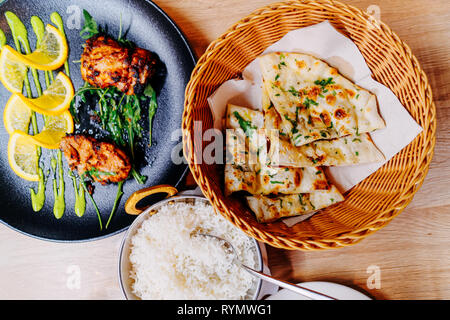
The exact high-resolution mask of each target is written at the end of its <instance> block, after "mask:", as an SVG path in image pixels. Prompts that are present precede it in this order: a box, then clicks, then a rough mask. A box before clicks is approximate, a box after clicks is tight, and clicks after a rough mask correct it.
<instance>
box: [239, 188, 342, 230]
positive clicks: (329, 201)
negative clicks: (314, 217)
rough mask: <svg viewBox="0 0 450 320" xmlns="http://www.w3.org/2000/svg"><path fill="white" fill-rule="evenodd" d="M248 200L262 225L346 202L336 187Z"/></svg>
mask: <svg viewBox="0 0 450 320" xmlns="http://www.w3.org/2000/svg"><path fill="white" fill-rule="evenodd" d="M246 198H247V203H248V205H249V207H250V209H251V210H252V211H253V212H254V213H255V215H256V219H257V220H258V222H260V223H267V222H273V221H275V220H278V219H280V218H284V217H293V216H298V215H303V214H308V213H312V212H315V211H317V210H320V209H323V208H325V207H328V206H331V205H333V204H335V203H338V202H341V201H344V197H343V196H342V194H341V193H340V192H339V190H338V189H337V188H336V187H335V186H332V187H331V188H330V189H329V190H325V191H316V192H312V193H306V194H292V195H285V196H278V197H276V198H270V197H266V196H248V197H246Z"/></svg>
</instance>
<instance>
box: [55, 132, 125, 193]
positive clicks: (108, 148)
mask: <svg viewBox="0 0 450 320" xmlns="http://www.w3.org/2000/svg"><path fill="white" fill-rule="evenodd" d="M60 148H61V150H62V151H63V152H64V156H65V157H66V159H67V162H68V164H69V167H70V168H71V169H72V170H77V171H78V174H79V175H80V176H84V175H89V176H90V177H91V178H92V179H93V180H94V181H96V182H100V183H101V184H107V183H112V182H120V181H122V180H125V179H126V178H127V177H128V174H129V173H130V170H131V164H130V159H129V157H128V156H127V155H126V153H125V152H123V151H122V150H121V149H119V148H118V147H117V146H116V145H115V144H113V143H109V142H99V141H97V140H96V139H94V138H92V137H88V136H84V135H68V136H66V137H64V138H63V139H62V141H61V143H60Z"/></svg>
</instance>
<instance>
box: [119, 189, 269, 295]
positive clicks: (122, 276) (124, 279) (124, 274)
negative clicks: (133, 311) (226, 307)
mask: <svg viewBox="0 0 450 320" xmlns="http://www.w3.org/2000/svg"><path fill="white" fill-rule="evenodd" d="M172 201H183V202H189V203H195V202H197V201H201V202H204V203H207V204H210V203H209V201H208V200H207V199H205V198H203V197H199V196H192V195H189V196H183V195H180V196H174V197H171V198H168V199H165V200H162V201H159V202H157V203H155V204H153V205H152V206H150V207H149V208H147V209H146V210H145V211H144V212H143V213H141V214H140V215H139V216H138V217H137V218H136V219H135V220H134V221H133V223H132V224H131V225H130V227H129V228H128V230H127V232H126V233H125V236H124V237H123V240H122V244H121V247H120V254H119V282H120V287H121V289H122V292H123V294H124V295H125V298H126V299H127V300H140V298H139V297H137V296H136V295H135V294H134V293H133V291H132V284H133V279H131V278H130V276H129V275H130V270H131V263H130V260H129V257H130V245H131V238H132V237H133V236H134V234H135V233H136V231H137V229H139V227H140V226H141V224H142V222H144V220H145V219H148V218H150V217H151V214H149V213H150V212H152V213H154V212H155V211H156V212H157V211H158V209H159V208H160V207H161V206H163V205H165V204H166V203H168V202H172ZM251 239H252V241H253V242H254V252H255V254H256V256H257V265H256V267H255V269H256V270H258V271H262V269H263V259H262V254H261V250H260V248H259V245H258V242H257V241H256V240H255V239H253V238H251ZM261 284H262V280H261V279H256V278H255V287H254V288H253V289H252V290H251V292H249V294H248V295H247V297H246V299H247V300H250V299H252V300H256V299H257V298H258V295H259V292H260V289H261Z"/></svg>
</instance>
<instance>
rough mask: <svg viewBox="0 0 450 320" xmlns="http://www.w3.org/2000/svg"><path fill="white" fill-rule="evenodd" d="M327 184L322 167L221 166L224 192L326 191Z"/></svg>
mask: <svg viewBox="0 0 450 320" xmlns="http://www.w3.org/2000/svg"><path fill="white" fill-rule="evenodd" d="M329 188H330V184H329V183H328V181H327V178H326V176H325V174H324V172H323V170H322V169H321V168H319V167H311V168H272V167H268V166H263V167H262V168H261V169H259V170H258V171H256V172H255V171H246V170H245V168H244V167H241V166H236V165H232V164H226V165H225V195H227V196H228V195H230V194H231V193H233V192H237V191H247V192H249V193H250V194H253V195H269V194H298V193H310V192H315V191H317V190H328V189H329Z"/></svg>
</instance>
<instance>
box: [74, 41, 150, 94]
mask: <svg viewBox="0 0 450 320" xmlns="http://www.w3.org/2000/svg"><path fill="white" fill-rule="evenodd" d="M156 64H157V58H156V56H155V55H154V54H153V53H152V52H150V51H148V50H145V49H141V48H131V47H126V46H124V45H122V44H120V43H119V42H118V41H116V40H114V39H112V38H111V37H108V36H106V35H103V34H101V35H98V36H94V37H92V38H90V39H88V40H87V41H86V44H85V47H84V52H83V54H82V55H81V75H82V77H83V79H84V80H85V81H87V82H88V83H89V84H90V85H92V86H95V87H99V88H102V89H103V88H107V87H116V88H117V89H119V90H120V91H122V92H123V93H125V94H127V95H134V94H140V93H142V92H143V91H144V89H145V85H146V83H147V82H148V80H149V79H150V78H151V77H152V76H153V75H154V73H155V70H156Z"/></svg>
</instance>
